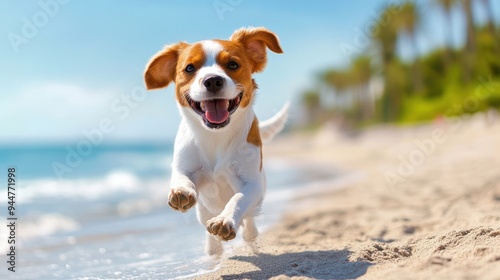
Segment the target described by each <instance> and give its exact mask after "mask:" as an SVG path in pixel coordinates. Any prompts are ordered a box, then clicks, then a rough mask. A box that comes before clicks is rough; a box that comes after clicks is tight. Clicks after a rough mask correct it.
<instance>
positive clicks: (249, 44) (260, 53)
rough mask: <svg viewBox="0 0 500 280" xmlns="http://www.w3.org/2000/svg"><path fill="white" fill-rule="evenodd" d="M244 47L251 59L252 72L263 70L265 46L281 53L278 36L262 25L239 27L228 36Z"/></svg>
mask: <svg viewBox="0 0 500 280" xmlns="http://www.w3.org/2000/svg"><path fill="white" fill-rule="evenodd" d="M230 40H231V41H236V42H239V43H241V44H243V46H244V47H245V48H246V51H247V53H248V56H249V57H250V59H251V61H252V64H253V65H252V66H253V67H252V73H253V72H260V71H262V70H264V67H266V62H267V54H266V48H269V49H270V50H271V51H273V52H275V53H283V50H282V49H281V46H280V43H279V40H278V36H276V34H274V33H273V32H271V31H269V30H267V29H266V28H263V27H258V28H241V29H238V30H236V31H235V32H234V33H233V35H231V38H230Z"/></svg>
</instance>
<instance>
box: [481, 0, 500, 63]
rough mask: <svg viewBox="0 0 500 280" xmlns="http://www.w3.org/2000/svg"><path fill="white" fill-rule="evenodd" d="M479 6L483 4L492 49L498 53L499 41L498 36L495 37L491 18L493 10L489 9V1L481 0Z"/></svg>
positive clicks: (492, 17) (499, 48) (492, 18)
mask: <svg viewBox="0 0 500 280" xmlns="http://www.w3.org/2000/svg"><path fill="white" fill-rule="evenodd" d="M481 4H483V8H484V10H485V12H486V15H487V23H486V24H487V25H488V30H489V32H490V33H491V36H492V37H493V38H494V40H493V43H494V45H493V47H494V48H495V51H496V53H499V52H500V43H499V42H498V41H499V40H500V38H499V36H498V35H497V31H496V28H495V21H494V18H495V17H494V16H493V9H492V8H491V3H490V1H489V0H482V1H481Z"/></svg>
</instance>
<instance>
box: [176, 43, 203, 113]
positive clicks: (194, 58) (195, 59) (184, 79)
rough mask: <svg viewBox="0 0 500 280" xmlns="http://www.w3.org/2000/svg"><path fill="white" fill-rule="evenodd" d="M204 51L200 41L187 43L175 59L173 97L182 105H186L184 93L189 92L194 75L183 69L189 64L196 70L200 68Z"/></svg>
mask: <svg viewBox="0 0 500 280" xmlns="http://www.w3.org/2000/svg"><path fill="white" fill-rule="evenodd" d="M205 59H206V57H205V52H204V51H203V47H202V45H201V43H195V44H193V45H189V46H188V47H186V48H185V49H183V50H182V52H181V53H180V54H179V60H178V61H177V70H176V72H177V76H176V79H175V97H176V98H177V101H178V102H179V103H180V104H181V105H182V106H188V105H189V104H188V102H187V100H186V95H187V94H188V93H189V88H190V87H191V84H192V83H193V81H194V78H195V77H196V73H197V72H196V71H195V72H194V73H187V72H186V71H184V69H186V67H187V66H188V65H189V64H193V66H194V67H195V68H196V70H198V69H200V68H201V67H202V66H203V64H204V63H205Z"/></svg>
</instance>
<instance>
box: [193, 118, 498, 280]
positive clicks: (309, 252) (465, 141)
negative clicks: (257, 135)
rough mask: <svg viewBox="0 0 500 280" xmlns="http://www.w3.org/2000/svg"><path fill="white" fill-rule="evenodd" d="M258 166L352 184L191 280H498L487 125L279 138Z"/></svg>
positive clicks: (493, 130) (317, 188)
mask: <svg viewBox="0 0 500 280" xmlns="http://www.w3.org/2000/svg"><path fill="white" fill-rule="evenodd" d="M265 156H267V157H277V158H284V159H287V160H290V161H294V162H314V163H315V164H321V165H322V166H331V167H332V169H333V168H335V169H337V170H341V171H342V172H343V174H345V175H344V177H349V178H350V179H348V180H343V181H342V179H341V178H339V180H338V181H337V182H323V183H321V182H320V183H315V184H311V185H310V186H304V188H303V189H302V190H301V191H300V192H299V193H297V194H296V198H295V199H293V200H292V201H291V202H290V204H289V205H288V210H287V213H286V214H285V215H284V216H283V217H282V219H281V220H280V222H278V224H276V225H275V226H274V227H272V228H271V229H269V230H268V231H266V232H264V233H263V234H262V235H261V236H260V237H259V239H258V241H257V244H256V247H257V250H258V252H253V251H252V250H250V248H248V247H242V248H240V249H238V250H236V251H235V252H233V253H232V255H230V256H226V258H225V259H223V260H222V262H221V268H220V269H219V270H218V271H216V272H214V273H211V274H207V275H203V276H201V277H199V279H354V278H360V279H500V122H498V121H496V122H495V121H491V119H488V118H486V117H485V115H482V114H478V115H475V116H472V117H463V118H460V119H456V120H448V121H446V120H442V121H438V122H434V123H432V124H424V125H420V126H413V127H403V128H401V127H399V128H395V127H393V126H385V127H375V128H370V129H367V130H365V131H364V132H362V133H360V134H359V135H356V136H350V137H346V136H344V134H342V133H339V132H338V131H337V130H336V129H335V128H334V127H333V126H331V127H330V126H325V127H324V128H322V129H321V130H320V131H317V132H315V133H311V134H298V135H297V134H295V135H291V136H284V137H281V138H279V139H276V140H275V141H274V142H273V143H272V144H270V145H268V146H267V147H266V149H265Z"/></svg>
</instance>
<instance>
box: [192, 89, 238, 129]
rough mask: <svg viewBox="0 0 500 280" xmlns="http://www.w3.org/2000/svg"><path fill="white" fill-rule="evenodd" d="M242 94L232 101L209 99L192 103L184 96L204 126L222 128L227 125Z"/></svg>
mask: <svg viewBox="0 0 500 280" xmlns="http://www.w3.org/2000/svg"><path fill="white" fill-rule="evenodd" d="M242 96H243V92H241V93H240V94H238V96H236V98H234V99H210V100H204V101H200V102H197V101H194V100H192V99H191V98H189V96H188V95H186V99H187V101H188V103H189V105H190V106H191V108H192V109H193V110H194V111H195V112H196V113H197V114H198V115H200V116H202V118H203V121H204V122H205V125H206V126H208V127H209V128H222V127H224V126H226V125H227V124H229V120H230V117H231V114H233V113H234V112H235V111H236V109H238V106H239V105H240V102H241V98H242Z"/></svg>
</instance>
